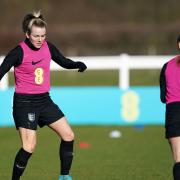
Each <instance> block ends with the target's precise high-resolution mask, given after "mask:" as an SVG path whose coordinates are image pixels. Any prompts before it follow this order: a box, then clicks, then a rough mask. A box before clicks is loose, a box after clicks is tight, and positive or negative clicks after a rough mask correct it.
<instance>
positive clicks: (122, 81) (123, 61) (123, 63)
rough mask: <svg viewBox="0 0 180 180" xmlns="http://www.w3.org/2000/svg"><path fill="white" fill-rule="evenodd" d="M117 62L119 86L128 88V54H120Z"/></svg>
mask: <svg viewBox="0 0 180 180" xmlns="http://www.w3.org/2000/svg"><path fill="white" fill-rule="evenodd" d="M119 63H120V65H119V66H120V69H119V88H121V89H122V90H126V89H128V88H129V56H128V55H127V54H121V55H120V61H119Z"/></svg>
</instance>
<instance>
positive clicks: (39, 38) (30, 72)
mask: <svg viewBox="0 0 180 180" xmlns="http://www.w3.org/2000/svg"><path fill="white" fill-rule="evenodd" d="M22 28H23V32H24V33H25V40H24V41H22V42H20V43H19V44H18V45H17V46H16V47H15V48H14V49H13V50H11V51H10V52H9V53H8V54H7V56H6V57H5V59H4V61H3V63H2V64H1V66H0V80H1V79H2V77H3V76H4V75H5V74H6V73H7V72H8V71H9V70H10V68H11V67H13V66H14V76H15V93H14V101H13V117H14V122H15V125H16V129H17V130H18V131H19V134H20V138H21V142H22V147H21V148H20V150H19V151H18V152H17V155H16V157H15V161H14V167H13V172H12V180H19V179H20V177H21V176H22V174H23V172H24V170H25V168H26V165H27V163H28V160H29V158H30V157H31V155H32V153H33V152H34V149H35V146H36V139H37V135H36V134H37V133H36V129H37V125H39V126H40V127H43V126H45V125H47V126H48V127H50V128H51V129H52V130H54V131H55V132H56V133H57V134H58V135H59V137H60V138H61V144H60V148H59V156H60V161H61V169H60V176H59V180H63V179H64V180H65V179H66V180H71V179H72V177H71V176H70V175H69V171H70V168H71V164H72V159H73V142H74V133H73V131H72V129H71V127H70V125H69V124H68V121H67V119H66V118H65V116H64V114H63V112H62V111H61V110H60V108H59V107H58V106H57V105H56V104H55V103H54V102H53V101H52V99H51V97H50V95H49V90H50V61H51V59H52V60H54V61H55V62H56V63H57V64H59V65H60V66H62V67H63V68H66V69H78V71H79V72H83V71H84V70H86V68H87V67H86V65H85V64H84V63H82V62H74V61H72V60H70V59H67V58H65V57H64V56H63V55H62V54H61V53H60V51H59V50H58V49H57V48H56V47H55V46H54V45H53V44H51V43H50V42H48V41H46V29H47V25H46V22H45V21H44V18H43V16H42V15H41V13H40V12H36V13H31V14H27V15H26V16H25V17H24V20H23V22H22Z"/></svg>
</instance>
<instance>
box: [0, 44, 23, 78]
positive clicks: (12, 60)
mask: <svg viewBox="0 0 180 180" xmlns="http://www.w3.org/2000/svg"><path fill="white" fill-rule="evenodd" d="M22 57H23V51H22V48H21V47H20V46H17V47H15V48H14V49H12V50H11V51H10V52H9V53H8V54H7V56H6V57H5V58H4V60H3V62H2V64H1V65H0V80H1V79H2V78H3V76H4V75H5V74H6V73H7V72H8V71H9V70H10V69H11V68H12V67H13V66H18V65H20V64H21V62H22Z"/></svg>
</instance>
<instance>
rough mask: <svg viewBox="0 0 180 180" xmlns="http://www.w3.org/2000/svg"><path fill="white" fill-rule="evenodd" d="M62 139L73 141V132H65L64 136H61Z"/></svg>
mask: <svg viewBox="0 0 180 180" xmlns="http://www.w3.org/2000/svg"><path fill="white" fill-rule="evenodd" d="M62 139H63V140H64V141H73V140H74V132H73V131H71V132H67V133H66V134H65V135H64V137H62Z"/></svg>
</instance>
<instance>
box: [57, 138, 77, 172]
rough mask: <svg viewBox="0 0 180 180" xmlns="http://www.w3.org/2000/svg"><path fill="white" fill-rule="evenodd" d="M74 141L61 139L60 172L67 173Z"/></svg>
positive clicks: (71, 158)
mask: <svg viewBox="0 0 180 180" xmlns="http://www.w3.org/2000/svg"><path fill="white" fill-rule="evenodd" d="M73 144H74V141H63V140H62V141H61V145H60V150H59V155H60V160H61V170H60V172H61V174H62V175H68V174H69V171H70V168H71V164H72V160H73Z"/></svg>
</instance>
